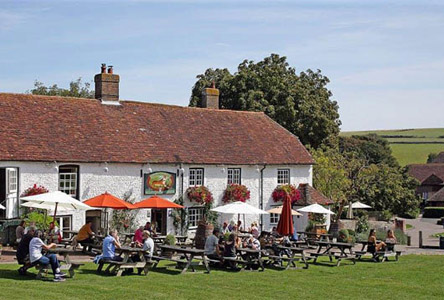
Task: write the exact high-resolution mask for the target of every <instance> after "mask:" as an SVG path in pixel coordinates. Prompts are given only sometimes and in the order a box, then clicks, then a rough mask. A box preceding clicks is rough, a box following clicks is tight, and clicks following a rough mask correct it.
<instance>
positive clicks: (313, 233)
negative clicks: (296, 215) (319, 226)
mask: <svg viewBox="0 0 444 300" xmlns="http://www.w3.org/2000/svg"><path fill="white" fill-rule="evenodd" d="M297 233H298V234H305V235H316V236H317V235H319V236H327V237H329V236H332V235H331V234H328V233H316V232H305V231H297Z"/></svg>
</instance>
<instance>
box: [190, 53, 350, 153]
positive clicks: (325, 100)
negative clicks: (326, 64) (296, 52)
mask: <svg viewBox="0 0 444 300" xmlns="http://www.w3.org/2000/svg"><path fill="white" fill-rule="evenodd" d="M197 79H198V80H197V82H196V83H195V84H194V86H193V89H192V94H191V98H190V103H189V105H190V106H198V107H199V106H202V90H203V88H205V87H208V86H210V85H211V82H215V84H216V86H217V88H218V89H219V90H220V100H219V101H220V102H219V106H220V108H224V109H233V110H249V111H262V112H264V113H266V114H267V115H268V116H270V117H271V118H272V119H273V120H275V121H276V122H278V123H279V124H281V125H282V126H284V127H285V128H286V129H288V130H289V131H290V132H292V133H293V134H295V135H297V136H298V137H299V138H300V140H301V141H302V143H303V144H306V145H310V146H311V147H313V148H315V149H316V148H318V147H319V146H321V145H323V144H326V145H335V144H336V142H337V137H338V134H339V126H340V124H341V122H340V120H339V113H338V104H337V102H336V101H332V100H331V99H330V98H331V96H332V93H331V92H330V90H328V89H327V87H326V86H327V84H328V83H329V79H328V78H327V77H326V76H324V75H322V74H321V71H320V70H318V71H316V72H315V71H312V70H310V69H309V70H307V71H306V72H301V73H300V74H299V75H298V74H296V71H295V69H294V68H292V67H290V66H289V64H288V63H287V59H286V57H285V56H282V57H280V56H279V55H277V54H271V55H270V56H269V57H266V58H264V59H263V60H262V61H260V62H257V63H255V62H254V61H249V60H244V61H243V62H242V63H241V64H239V66H238V68H237V72H235V73H234V74H231V73H230V72H229V71H228V70H227V69H215V70H213V69H207V70H206V71H205V73H204V74H200V75H198V76H197Z"/></svg>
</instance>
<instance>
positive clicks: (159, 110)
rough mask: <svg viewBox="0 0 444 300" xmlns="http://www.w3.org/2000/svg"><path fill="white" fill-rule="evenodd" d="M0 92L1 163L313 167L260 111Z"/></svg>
mask: <svg viewBox="0 0 444 300" xmlns="http://www.w3.org/2000/svg"><path fill="white" fill-rule="evenodd" d="M121 104H122V105H120V106H112V105H103V104H101V102H100V101H99V100H94V99H81V98H67V97H50V96H35V95H27V94H6V93H0V125H1V127H0V140H1V143H0V160H3V161H5V160H10V161H57V162H127V163H146V162H151V163H156V162H159V163H178V162H183V163H192V164H312V163H313V159H312V157H311V155H310V154H309V153H308V151H307V150H306V149H305V147H304V146H303V145H302V144H301V142H300V141H299V139H298V138H297V137H296V136H294V135H293V134H291V133H290V132H289V131H287V130H286V129H284V128H283V127H281V126H280V125H279V124H277V123H276V122H274V121H273V120H272V119H270V118H269V117H267V116H266V115H265V114H263V113H261V112H241V111H230V110H217V109H204V108H189V107H180V106H171V105H160V104H151V103H143V102H134V101H121Z"/></svg>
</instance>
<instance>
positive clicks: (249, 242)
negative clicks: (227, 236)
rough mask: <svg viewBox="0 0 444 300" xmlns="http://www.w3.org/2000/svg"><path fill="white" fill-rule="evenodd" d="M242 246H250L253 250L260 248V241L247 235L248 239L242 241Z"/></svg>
mask: <svg viewBox="0 0 444 300" xmlns="http://www.w3.org/2000/svg"><path fill="white" fill-rule="evenodd" d="M243 246H244V248H250V249H253V250H261V243H259V241H258V240H257V239H256V238H255V237H254V236H253V235H252V234H250V235H249V236H248V239H247V240H246V241H244V244H243Z"/></svg>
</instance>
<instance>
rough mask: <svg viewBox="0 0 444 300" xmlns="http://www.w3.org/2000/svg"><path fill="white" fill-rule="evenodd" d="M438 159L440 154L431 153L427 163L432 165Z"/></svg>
mask: <svg viewBox="0 0 444 300" xmlns="http://www.w3.org/2000/svg"><path fill="white" fill-rule="evenodd" d="M437 157H438V153H429V156H427V163H428V164H430V163H432V162H433V160H434V159H435V158H437Z"/></svg>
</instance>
